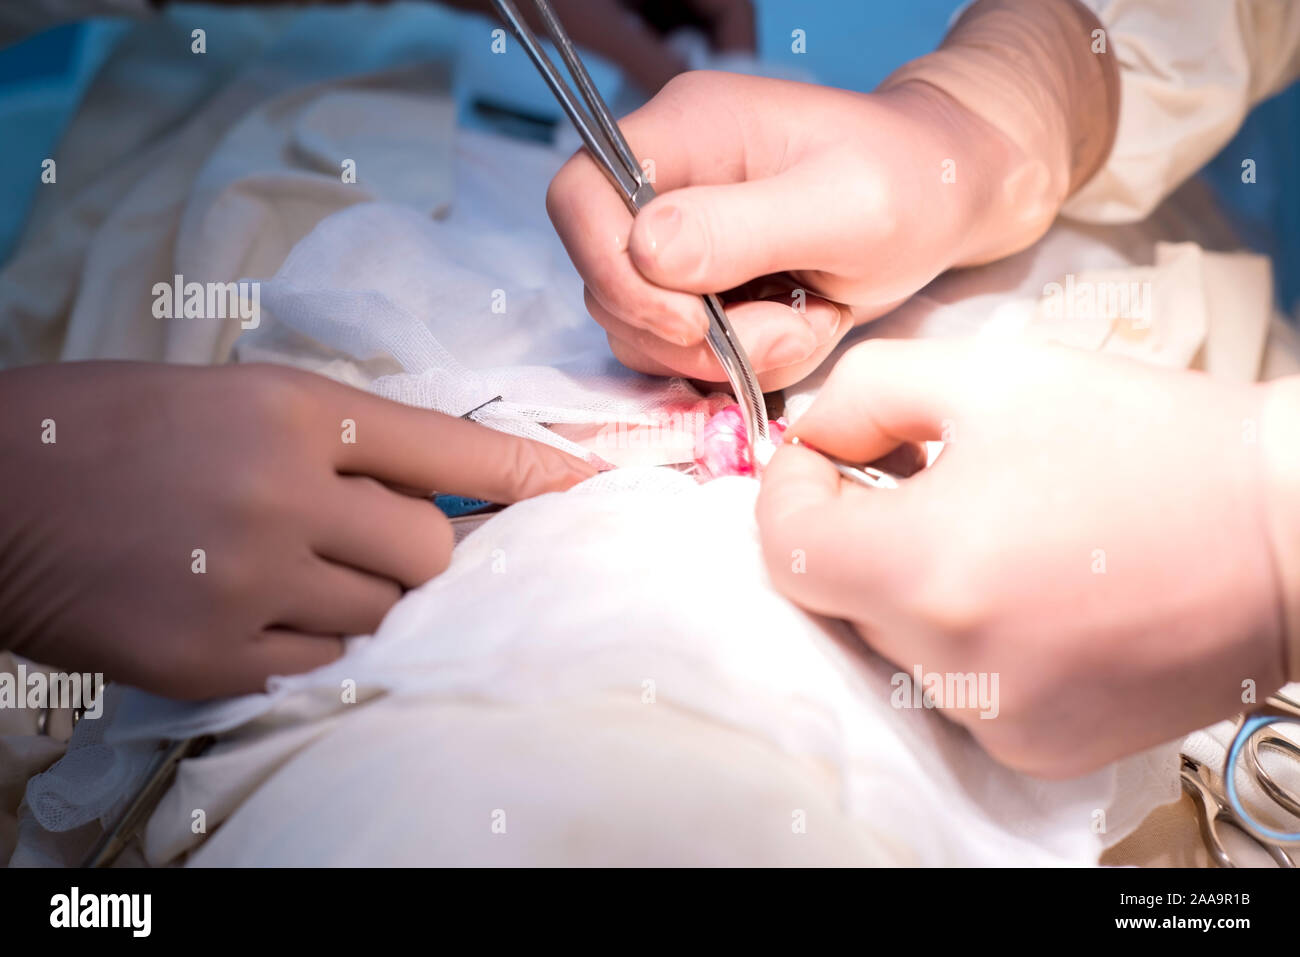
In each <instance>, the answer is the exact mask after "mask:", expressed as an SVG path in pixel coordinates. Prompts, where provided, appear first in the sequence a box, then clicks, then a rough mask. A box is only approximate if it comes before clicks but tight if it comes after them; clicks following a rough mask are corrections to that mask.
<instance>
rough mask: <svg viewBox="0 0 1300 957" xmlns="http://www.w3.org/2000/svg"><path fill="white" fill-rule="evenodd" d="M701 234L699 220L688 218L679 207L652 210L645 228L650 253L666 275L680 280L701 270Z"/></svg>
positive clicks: (647, 247)
mask: <svg viewBox="0 0 1300 957" xmlns="http://www.w3.org/2000/svg"><path fill="white" fill-rule="evenodd" d="M698 231H699V224H698V222H697V221H696V218H695V217H694V216H686V215H684V214H683V213H682V211H681V209H680V208H678V207H677V206H662V207H660V208H658V209H652V210H650V212H649V214H648V215H647V218H646V224H645V227H644V236H645V241H646V253H648V254H649V256H650V258H651V259H653V260H654V263H655V265H656V266H657V267H658V268H659V269H660V270H662V271H663V272H665V273H670V274H673V275H674V276H677V275H679V274H681V275H685V274H687V273H690V272H693V271H695V270H696V269H697V268H698V267H699V266H700V263H699V258H700V255H701V252H700V250H701V243H700V242H699V241H698V236H697V235H696V234H697V233H698Z"/></svg>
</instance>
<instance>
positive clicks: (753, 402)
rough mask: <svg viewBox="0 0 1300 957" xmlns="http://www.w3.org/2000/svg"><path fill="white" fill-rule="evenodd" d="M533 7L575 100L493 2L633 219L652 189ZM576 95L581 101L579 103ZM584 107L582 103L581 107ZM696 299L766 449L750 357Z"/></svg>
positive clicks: (525, 33) (564, 37) (553, 19)
mask: <svg viewBox="0 0 1300 957" xmlns="http://www.w3.org/2000/svg"><path fill="white" fill-rule="evenodd" d="M532 3H533V6H534V8H535V9H536V10H537V12H538V14H539V15H540V16H541V19H542V23H543V24H545V26H546V32H547V33H549V34H550V36H551V42H552V43H554V44H555V48H556V49H557V50H558V51H559V54H560V58H561V59H562V60H563V61H564V65H565V67H566V68H567V69H568V71H569V74H570V76H572V77H573V80H574V82H575V83H576V84H577V87H578V96H575V95H574V92H573V90H571V89H570V88H569V86H568V84H567V83H566V82H565V80H564V78H563V76H561V74H560V72H559V71H558V70H557V69H556V68H555V64H554V63H552V62H551V58H550V57H549V56H547V55H546V51H545V50H544V49H542V46H541V44H540V43H538V41H537V37H536V36H535V35H534V34H533V31H532V28H531V27H529V25H528V23H527V21H525V20H524V18H523V16H521V15H520V13H519V8H518V7H516V6H515V4H514V2H513V0H493V4H494V5H495V6H496V8H497V11H498V12H499V13H500V14H501V17H502V19H503V20H505V22H506V23H507V24H508V25H509V27H510V29H511V31H512V32H513V33H514V35H515V36H516V37H517V38H518V40H519V42H520V43H521V44H522V45H523V47H524V49H525V50H526V51H527V53H528V56H529V58H530V59H531V60H532V61H533V65H534V66H536V67H537V71H538V72H539V73H541V75H542V79H543V80H545V81H546V85H547V86H549V87H550V88H551V92H552V93H553V94H554V95H555V98H556V99H557V100H558V101H559V103H560V106H561V108H562V109H563V110H564V112H565V114H566V115H567V116H568V117H569V119H570V121H572V123H573V125H574V127H575V128H576V129H577V131H578V135H579V136H581V137H582V142H583V144H584V145H585V146H586V147H587V151H588V152H589V153H590V154H591V156H592V159H594V160H595V161H596V165H597V166H599V167H600V168H601V171H602V172H604V174H605V176H606V177H607V178H608V179H609V181H610V182H611V183H613V184H614V187H615V189H617V190H618V191H619V194H620V195H621V196H622V197H623V202H624V203H626V204H627V208H628V211H629V212H631V214H632V215H633V216H635V215H636V214H637V212H638V211H640V210H641V209H642V208H643V207H644V206H646V204H648V203H649V202H650V201H651V200H652V199H654V198H655V195H656V194H655V189H654V186H653V185H652V184H651V183H650V180H649V179H648V178H647V176H646V173H645V171H644V170H643V169H642V167H641V164H640V163H639V162H637V159H636V156H635V155H634V154H633V153H632V148H631V147H630V146H628V143H627V140H626V139H624V137H623V133H622V131H620V130H619V128H618V123H617V122H616V121H615V119H614V116H613V114H612V113H611V112H610V110H609V107H608V106H606V105H605V101H604V100H603V99H602V98H601V95H600V93H599V91H598V90H597V89H596V85H595V83H593V82H592V80H591V75H590V74H589V73H588V72H587V68H586V67H585V66H583V64H582V60H581V58H580V57H579V56H578V51H577V50H576V49H575V48H574V45H573V41H572V40H570V39H569V35H568V34H567V33H566V32H565V30H564V27H563V25H561V23H560V20H559V17H557V16H556V15H555V11H554V10H553V9H552V8H551V5H550V3H548V2H547V0H532ZM579 96H580V97H581V99H582V101H583V102H582V103H579V101H578V97H579ZM583 103H585V104H586V105H585V108H584V106H583ZM700 298H701V299H702V300H703V301H704V311H705V312H706V313H707V315H708V319H709V327H708V333H707V335H706V337H705V338H706V341H707V342H708V344H709V348H710V349H711V350H712V351H713V354H714V356H716V357H717V359H718V362H719V363H720V364H721V365H722V371H723V372H724V373H725V374H726V376H727V382H728V383H729V384H730V385H731V389H732V391H733V392H734V393H735V394H736V401H737V403H739V405H740V411H741V414H742V415H743V416H744V421H745V425H746V428H747V429H748V434H747V438H748V441H749V446H750V449H751V451H758V450H760V449H766V448H768V447H769V446H770V445H771V440H770V439H769V438H768V427H767V407H766V405H765V404H764V399H763V390H762V389H761V388H760V387H759V384H758V377H757V376H756V375H755V374H754V368H753V366H752V365H750V362H749V357H748V356H747V355H746V354H745V350H744V348H743V347H742V346H741V344H740V340H739V339H738V338H737V337H736V333H735V331H734V330H733V329H732V328H731V323H730V322H729V321H728V320H727V314H726V312H725V311H724V310H723V308H722V301H721V300H720V299H718V297H717V296H715V295H713V294H708V295H704V296H701V297H700Z"/></svg>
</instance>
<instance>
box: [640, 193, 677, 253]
mask: <svg viewBox="0 0 1300 957" xmlns="http://www.w3.org/2000/svg"><path fill="white" fill-rule="evenodd" d="M681 229H682V211H681V210H680V209H678V208H677V207H676V206H674V205H672V204H665V205H663V206H657V207H655V208H654V209H652V210H650V213H649V215H648V216H646V221H645V238H646V242H647V244H648V245H649V247H650V251H651V252H652V253H654V254H655V255H656V256H657V255H659V254H660V253H661V252H662V251H663V248H664V247H665V246H667V245H668V243H670V242H672V240H673V237H674V236H676V235H677V234H678V233H679V232H681Z"/></svg>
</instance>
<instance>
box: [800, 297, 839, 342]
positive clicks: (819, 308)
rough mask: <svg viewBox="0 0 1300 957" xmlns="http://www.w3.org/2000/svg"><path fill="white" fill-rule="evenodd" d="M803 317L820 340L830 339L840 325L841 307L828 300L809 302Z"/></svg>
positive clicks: (814, 335) (815, 336)
mask: <svg viewBox="0 0 1300 957" xmlns="http://www.w3.org/2000/svg"><path fill="white" fill-rule="evenodd" d="M803 318H804V322H806V323H808V328H809V329H811V330H812V333H813V337H814V338H815V339H816V340H817V341H818V342H826V341H827V340H829V339H830V338H831V337H832V336H834V335H835V330H836V329H838V328H839V325H840V311H839V309H837V308H836V307H835V306H833V305H831V304H830V303H828V302H813V303H809V304H808V307H807V309H806V310H805V311H804V316H803Z"/></svg>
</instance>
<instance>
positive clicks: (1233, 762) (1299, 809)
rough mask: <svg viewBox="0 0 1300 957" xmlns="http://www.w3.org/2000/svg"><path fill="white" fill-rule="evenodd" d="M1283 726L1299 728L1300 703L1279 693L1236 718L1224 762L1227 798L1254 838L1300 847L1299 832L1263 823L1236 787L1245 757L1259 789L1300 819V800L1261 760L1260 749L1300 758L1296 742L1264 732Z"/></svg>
mask: <svg viewBox="0 0 1300 957" xmlns="http://www.w3.org/2000/svg"><path fill="white" fill-rule="evenodd" d="M1283 723H1286V724H1294V725H1298V726H1300V703H1297V702H1295V701H1292V700H1291V699H1290V698H1288V697H1286V696H1285V695H1283V694H1280V693H1279V694H1273V695H1269V696H1268V697H1267V698H1265V699H1264V704H1263V705H1261V706H1260V707H1259V708H1257V709H1255V710H1254V711H1251V712H1248V713H1246V714H1243V715H1241V716H1240V717H1239V718H1237V727H1236V730H1235V732H1234V733H1233V736H1232V742H1231V743H1230V744H1229V745H1228V753H1227V756H1226V757H1225V758H1224V759H1223V788H1224V797H1225V798H1226V799H1227V802H1228V804H1229V806H1230V807H1231V808H1232V810H1233V813H1234V814H1236V816H1237V817H1238V818H1239V819H1240V821H1241V825H1242V827H1244V828H1245V829H1246V830H1247V831H1248V832H1249V833H1250V835H1251V837H1253V838H1255V839H1256V840H1258V841H1261V842H1263V843H1267V844H1272V845H1275V846H1277V847H1300V831H1296V830H1292V831H1283V830H1280V829H1279V828H1276V827H1271V826H1269V825H1267V824H1264V823H1262V822H1261V821H1260V820H1259V819H1257V818H1256V817H1255V816H1254V815H1253V814H1252V813H1251V812H1250V810H1249V809H1247V808H1246V806H1245V804H1244V803H1243V802H1242V800H1241V794H1240V792H1239V791H1238V788H1237V774H1236V771H1237V765H1238V764H1239V763H1241V759H1242V757H1243V756H1244V757H1246V758H1248V759H1249V760H1248V762H1247V763H1246V766H1245V767H1246V773H1247V774H1248V775H1249V776H1250V777H1252V778H1253V779H1254V780H1255V783H1256V784H1258V785H1259V788H1260V790H1261V791H1263V792H1264V793H1265V794H1266V795H1268V797H1269V799H1270V800H1271V801H1273V803H1274V804H1276V805H1277V806H1278V807H1280V808H1282V809H1283V810H1284V811H1287V812H1289V813H1290V814H1292V815H1294V816H1296V817H1300V798H1298V797H1297V796H1296V795H1295V794H1294V793H1292V792H1291V791H1289V790H1288V789H1287V788H1285V787H1283V786H1282V785H1281V784H1278V783H1277V781H1276V780H1275V779H1274V778H1273V776H1272V775H1271V774H1270V773H1269V772H1268V769H1267V768H1265V767H1264V762H1263V761H1262V760H1261V758H1260V751H1261V750H1266V751H1274V752H1276V753H1278V754H1287V755H1291V756H1292V757H1297V758H1300V745H1297V744H1296V742H1295V741H1293V740H1292V739H1291V738H1288V737H1285V736H1284V735H1281V734H1278V733H1276V732H1266V731H1265V729H1266V728H1267V727H1269V726H1270V725H1274V724H1283Z"/></svg>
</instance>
